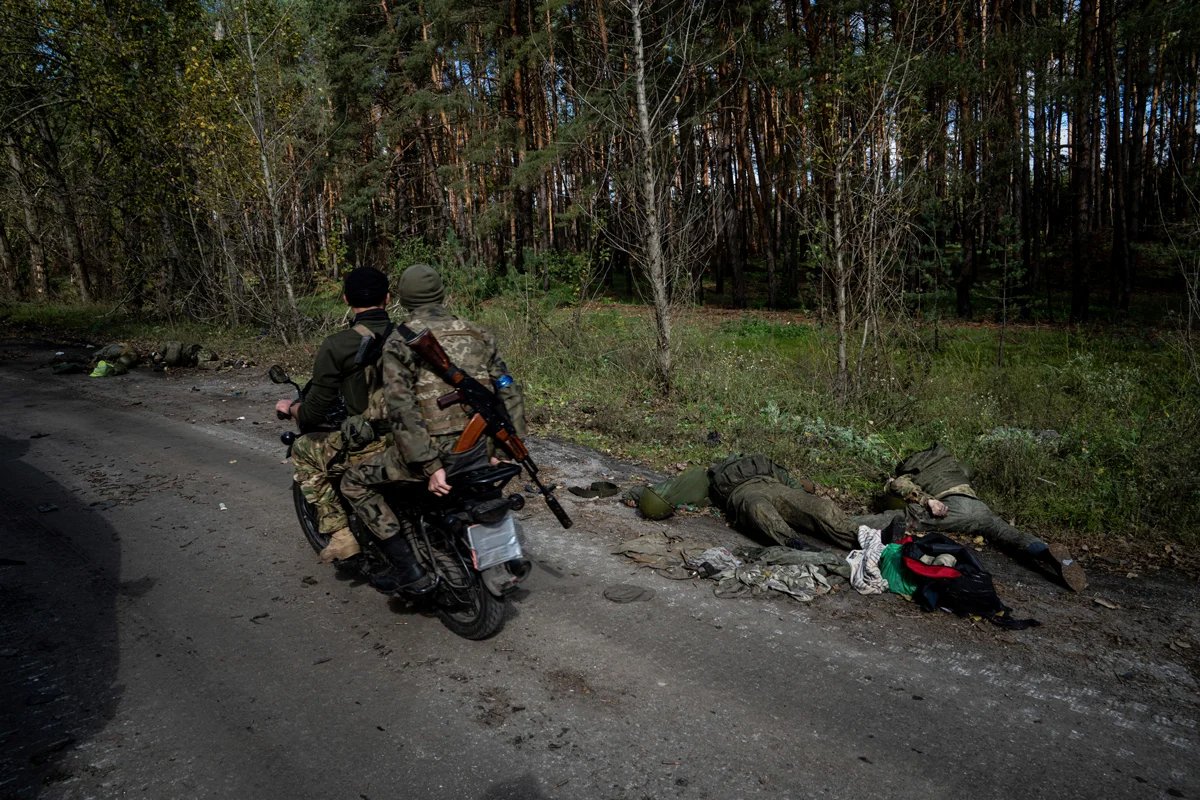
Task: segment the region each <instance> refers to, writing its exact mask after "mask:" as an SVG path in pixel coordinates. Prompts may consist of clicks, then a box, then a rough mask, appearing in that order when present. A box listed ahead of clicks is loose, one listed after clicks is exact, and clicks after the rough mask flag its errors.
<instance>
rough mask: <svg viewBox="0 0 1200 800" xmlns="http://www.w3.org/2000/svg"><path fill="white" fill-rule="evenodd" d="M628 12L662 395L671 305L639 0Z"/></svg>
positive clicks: (667, 379) (667, 373) (666, 384)
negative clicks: (659, 207) (631, 35)
mask: <svg viewBox="0 0 1200 800" xmlns="http://www.w3.org/2000/svg"><path fill="white" fill-rule="evenodd" d="M629 14H630V18H631V21H632V23H633V52H634V84H635V89H636V92H637V120H638V134H639V136H640V139H641V141H640V145H641V148H640V149H641V152H640V153H638V168H639V171H640V172H641V183H642V211H643V213H644V215H645V216H644V219H645V222H644V223H643V225H644V230H645V232H646V264H645V267H646V273H647V277H648V278H649V280H650V291H651V295H652V297H653V299H654V327H655V342H654V352H655V363H656V367H657V369H656V372H657V376H658V382H659V387H660V388H661V389H662V391H663V394H664V395H670V393H671V305H670V294H669V290H668V286H667V269H666V263H665V259H664V256H663V243H662V226H661V223H660V220H659V209H658V176H657V174H656V173H655V165H654V135H653V132H652V131H651V129H650V107H649V103H648V102H647V100H646V56H645V51H644V48H643V43H642V4H641V0H630V2H629Z"/></svg>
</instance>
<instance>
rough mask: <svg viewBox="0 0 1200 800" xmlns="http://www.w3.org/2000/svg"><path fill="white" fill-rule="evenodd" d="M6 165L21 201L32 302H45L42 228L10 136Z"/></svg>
mask: <svg viewBox="0 0 1200 800" xmlns="http://www.w3.org/2000/svg"><path fill="white" fill-rule="evenodd" d="M6 149H7V150H8V163H9V166H10V167H12V171H13V177H14V179H15V182H16V184H17V194H18V196H19V197H20V201H21V214H22V219H23V221H24V224H25V236H26V238H27V239H28V240H29V283H30V288H31V289H32V295H33V299H34V300H47V299H49V297H50V278H49V276H48V275H47V274H46V251H45V248H44V247H43V246H42V226H41V223H40V222H39V221H38V214H37V206H36V205H34V202H33V196H32V195H31V194H30V191H29V183H28V175H27V174H26V172H25V165H24V164H22V163H21V156H20V154H19V153H18V152H17V149H18V148H17V144H16V142H15V141H14V140H13V137H12V135H11V134H9V136H8V147H7V148H6Z"/></svg>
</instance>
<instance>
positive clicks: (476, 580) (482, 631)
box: [433, 546, 508, 641]
mask: <svg viewBox="0 0 1200 800" xmlns="http://www.w3.org/2000/svg"><path fill="white" fill-rule="evenodd" d="M433 559H434V561H435V562H436V564H437V574H438V580H439V581H441V586H439V587H438V589H437V590H436V591H437V598H436V599H437V615H438V619H440V620H441V621H442V624H443V625H445V626H446V627H447V628H448V629H450V631H451V632H453V633H456V634H458V635H459V636H461V637H463V638H464V639H471V640H475V641H477V640H479V639H487V638H488V637H490V636H495V635H496V634H497V633H499V632H500V629H501V628H503V627H504V622H505V618H506V617H507V616H508V613H507V612H508V601H507V600H504V599H501V598H499V597H496V596H495V595H494V594H492V593H491V592H489V591H488V590H487V587H486V586H484V585H483V579H482V578H480V577H479V573H478V572H476V571H475V570H474V569H472V568H471V567H470V566H469V565H468V564H467V563H466V562H464V560H463V559H462V558H461V557H459V556H458V555H457V554H455V553H452V552H448V551H446V550H444V549H442V548H441V547H439V546H434V547H433Z"/></svg>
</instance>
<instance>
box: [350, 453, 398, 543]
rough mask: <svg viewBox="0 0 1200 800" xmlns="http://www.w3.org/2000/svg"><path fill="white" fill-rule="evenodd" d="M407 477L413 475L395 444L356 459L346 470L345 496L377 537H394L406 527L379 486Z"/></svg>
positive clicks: (364, 523) (381, 538)
mask: <svg viewBox="0 0 1200 800" xmlns="http://www.w3.org/2000/svg"><path fill="white" fill-rule="evenodd" d="M405 480H413V475H412V473H410V472H409V471H408V469H407V468H406V467H405V466H404V464H402V463H400V459H399V457H398V456H397V454H396V450H395V448H387V449H385V450H381V451H379V452H376V453H372V454H370V455H367V456H364V457H363V458H361V459H356V460H355V462H354V463H353V464H350V465H349V466H347V467H346V471H345V472H344V473H342V496H343V497H345V498H346V499H347V500H348V501H349V502H350V505H352V506H353V507H354V512H355V513H356V514H358V518H359V519H360V520H361V521H362V523H363V525H365V526H367V529H368V530H369V531H370V532H371V533H372V534H374V535H375V537H376V538H377V539H380V540H383V539H391V538H392V537H394V536H396V535H397V534H399V533H401V531H402V530H403V529H402V527H401V525H400V520H398V519H397V518H396V514H395V512H393V511H392V509H391V507H390V506H388V504H387V502H386V501H385V500H384V499H383V495H381V494H380V493H379V492H378V491H376V487H378V486H381V485H383V484H388V483H395V482H397V481H405Z"/></svg>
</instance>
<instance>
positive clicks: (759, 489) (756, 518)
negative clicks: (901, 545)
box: [708, 455, 858, 550]
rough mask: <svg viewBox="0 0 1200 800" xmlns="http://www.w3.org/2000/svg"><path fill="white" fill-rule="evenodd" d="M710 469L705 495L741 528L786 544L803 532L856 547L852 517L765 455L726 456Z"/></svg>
mask: <svg viewBox="0 0 1200 800" xmlns="http://www.w3.org/2000/svg"><path fill="white" fill-rule="evenodd" d="M708 473H709V484H710V490H709V496H710V497H711V498H712V499H713V501H715V502H717V503H718V504H720V505H721V506H722V507H724V509H725V513H726V514H728V515H729V518H730V520H731V521H732V522H733V525H734V527H735V528H737V529H738V530H740V531H742V532H744V533H745V532H757V533H760V534H762V535H764V536H766V537H768V538H769V539H772V540H773V541H775V542H777V543H779V544H781V545H785V546H794V545H795V544H798V542H796V538H797V534H805V535H808V536H818V537H820V538H822V539H825V540H826V541H829V542H833V543H834V544H836V545H839V546H840V547H844V548H846V549H847V550H852V549H855V548H857V547H858V538H857V531H858V520H857V519H856V518H850V517H847V516H846V514H845V512H843V511H842V510H841V509H840V508H838V507H837V505H836V504H835V503H834V502H833V501H832V500H830V499H829V498H827V497H821V496H819V495H817V494H815V490H816V487H815V486H814V485H813V484H812V482H810V481H802V482H797V481H796V480H795V479H794V478H792V476H791V475H789V474H788V471H787V470H786V469H784V468H783V467H781V466H779V465H778V464H776V463H775V462H774V461H771V460H770V459H769V458H767V457H766V456H762V455H753V456H730V457H729V458H727V459H725V461H723V462H721V463H720V464H716V465H714V466H713V467H712V468H711V469H710V470H709V471H708Z"/></svg>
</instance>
